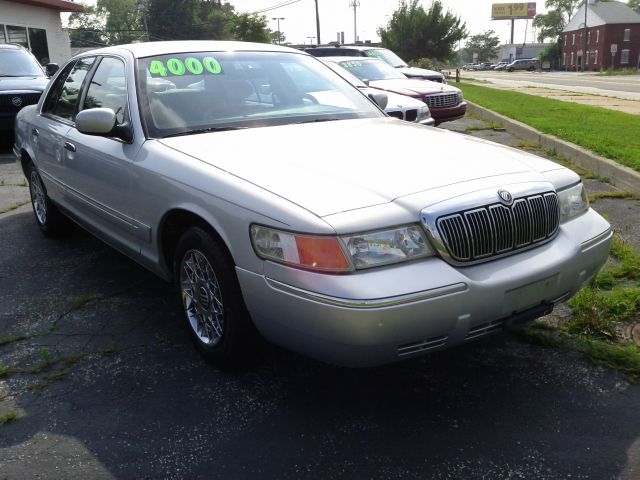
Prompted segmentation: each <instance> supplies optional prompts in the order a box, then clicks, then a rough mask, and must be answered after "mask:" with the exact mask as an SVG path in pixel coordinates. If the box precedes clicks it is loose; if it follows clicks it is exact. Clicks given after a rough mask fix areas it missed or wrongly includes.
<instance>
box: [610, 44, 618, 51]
mask: <svg viewBox="0 0 640 480" xmlns="http://www.w3.org/2000/svg"><path fill="white" fill-rule="evenodd" d="M617 51H618V44H617V43H612V44H611V53H616V52H617Z"/></svg>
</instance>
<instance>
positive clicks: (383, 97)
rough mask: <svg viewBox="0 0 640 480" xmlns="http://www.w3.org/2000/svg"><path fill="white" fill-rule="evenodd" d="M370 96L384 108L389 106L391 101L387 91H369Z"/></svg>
mask: <svg viewBox="0 0 640 480" xmlns="http://www.w3.org/2000/svg"><path fill="white" fill-rule="evenodd" d="M369 98H370V99H371V100H373V101H374V102H376V104H377V105H378V106H379V107H380V108H381V109H382V110H384V109H385V108H387V104H388V103H389V97H388V96H387V94H386V93H385V92H375V93H369Z"/></svg>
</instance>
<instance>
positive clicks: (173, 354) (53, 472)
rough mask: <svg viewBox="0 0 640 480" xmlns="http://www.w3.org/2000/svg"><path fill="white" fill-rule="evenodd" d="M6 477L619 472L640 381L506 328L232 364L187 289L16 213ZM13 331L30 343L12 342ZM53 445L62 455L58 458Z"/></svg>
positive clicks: (12, 222) (1, 452)
mask: <svg viewBox="0 0 640 480" xmlns="http://www.w3.org/2000/svg"><path fill="white" fill-rule="evenodd" d="M0 232H1V233H0V238H1V241H0V266H1V269H0V272H1V273H0V332H2V333H0V338H4V339H5V342H4V343H1V344H0V366H4V367H6V368H9V373H7V374H6V375H5V376H4V377H3V378H0V414H2V412H8V411H14V412H17V418H16V419H14V420H13V421H12V422H10V423H6V424H5V425H2V426H0V466H2V474H0V477H3V478H4V477H5V476H6V477H7V478H18V477H35V476H37V475H40V476H41V477H42V478H47V477H48V478H69V477H75V478H82V477H84V478H87V477H92V478H113V477H115V478H173V477H178V478H338V477H341V478H344V477H346V478H385V479H386V478H403V479H404V478H482V477H484V478H510V476H511V478H513V476H514V475H515V476H519V477H521V478H567V477H568V476H570V475H574V476H576V475H577V476H579V477H580V476H581V478H612V477H617V476H619V475H621V474H623V473H624V471H625V469H627V470H628V469H629V468H631V467H630V466H629V465H631V464H630V460H629V458H628V455H629V451H630V449H632V448H635V449H637V448H638V447H637V446H636V447H632V446H633V445H634V442H635V441H636V440H637V439H638V437H639V436H640V424H638V422H633V421H629V419H630V415H633V411H634V410H632V409H633V408H637V405H638V401H639V400H640V389H639V388H638V386H637V385H632V384H629V383H628V382H626V381H625V379H624V378H623V377H622V376H621V375H619V374H617V373H615V372H611V371H609V370H606V369H603V368H599V367H594V366H593V365H591V364H589V363H587V362H586V361H585V360H584V359H582V358H581V357H579V356H577V355H575V354H572V353H568V352H563V351H558V350H551V349H547V348H544V347H541V346H536V345H531V344H527V343H524V342H522V341H520V340H518V339H517V338H515V337H513V336H511V335H499V336H496V337H492V338H487V339H485V340H483V341H480V342H477V343H474V344H469V345H466V346H463V347H459V348H454V349H451V350H447V351H443V352H440V353H437V354H433V355H430V356H426V357H422V358H419V359H414V360H409V361H405V362H401V363H397V364H394V365H389V366H385V367H379V368H370V369H346V368H338V367H333V366H330V365H325V364H322V363H319V362H315V361H313V360H310V359H308V358H305V357H302V356H300V355H297V354H295V353H291V352H288V351H286V350H283V349H279V348H276V347H269V348H267V349H266V350H265V351H264V352H263V354H262V356H261V358H260V360H259V361H258V362H257V363H255V364H254V365H252V366H251V367H250V368H247V369H244V370H240V371H235V372H224V371H220V370H216V369H215V368H212V367H211V366H209V365H208V364H206V363H205V362H203V361H202V360H201V358H200V357H199V356H198V354H197V353H196V351H195V349H194V348H193V347H192V345H191V344H190V340H189V336H188V334H187V331H186V329H185V328H183V327H182V325H181V323H180V312H179V309H178V308H177V302H176V300H175V293H174V292H173V291H172V288H171V286H170V285H168V284H167V283H166V282H164V281H162V280H160V279H157V278H156V277H154V276H153V275H151V274H149V273H148V272H147V271H146V270H144V269H143V268H141V267H140V266H138V265H137V264H135V263H134V262H132V261H130V260H129V259H127V258H126V257H124V256H122V255H120V254H119V253H117V252H116V251H114V250H112V249H111V248H109V247H107V246H105V245H104V244H103V243H101V242H99V241H98V240H96V239H95V238H94V237H92V236H91V235H89V234H87V233H85V232H84V231H83V230H81V229H77V230H74V231H73V232H70V234H69V235H68V236H67V237H64V238H61V239H57V240H49V239H45V238H44V237H43V236H42V235H41V234H40V232H39V231H38V229H37V227H36V226H35V224H34V222H33V218H32V215H31V214H30V213H28V214H27V213H24V214H16V215H12V216H8V217H5V218H2V219H0ZM11 337H14V340H12V341H9V339H10V338H11ZM43 452H46V454H44V453H43Z"/></svg>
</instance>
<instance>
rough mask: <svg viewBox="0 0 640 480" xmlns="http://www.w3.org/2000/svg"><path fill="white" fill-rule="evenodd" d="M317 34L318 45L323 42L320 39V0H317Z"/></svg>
mask: <svg viewBox="0 0 640 480" xmlns="http://www.w3.org/2000/svg"><path fill="white" fill-rule="evenodd" d="M316 35H317V36H318V45H320V44H321V43H322V42H321V41H320V13H319V12H318V0H316Z"/></svg>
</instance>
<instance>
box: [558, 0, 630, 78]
mask: <svg viewBox="0 0 640 480" xmlns="http://www.w3.org/2000/svg"><path fill="white" fill-rule="evenodd" d="M585 8H587V12H586V14H587V15H586V16H587V22H586V23H587V25H586V28H585V10H584V9H585ZM561 41H562V59H561V63H562V66H563V67H564V68H565V69H566V70H574V71H575V70H582V61H583V58H586V63H585V70H602V69H607V68H614V69H618V68H640V14H638V13H636V12H634V11H633V10H632V9H631V8H629V7H628V6H627V5H626V4H625V3H621V2H617V1H611V2H598V1H594V0H589V2H588V4H587V5H586V6H585V5H582V6H581V7H580V8H579V9H578V11H577V12H576V14H575V15H574V16H573V18H571V20H570V21H569V23H568V24H567V26H566V27H565V28H564V30H563V31H562V36H561ZM585 51H586V52H587V53H586V55H585V54H584V52H585Z"/></svg>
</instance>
